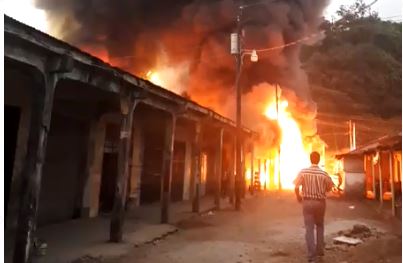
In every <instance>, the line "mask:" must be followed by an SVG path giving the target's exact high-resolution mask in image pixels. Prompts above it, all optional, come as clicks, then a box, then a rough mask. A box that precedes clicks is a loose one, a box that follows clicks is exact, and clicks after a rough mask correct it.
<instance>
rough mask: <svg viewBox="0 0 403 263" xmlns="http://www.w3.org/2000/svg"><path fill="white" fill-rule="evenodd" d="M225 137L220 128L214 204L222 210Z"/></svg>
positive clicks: (216, 155)
mask: <svg viewBox="0 0 403 263" xmlns="http://www.w3.org/2000/svg"><path fill="white" fill-rule="evenodd" d="M223 137H224V129H223V128H220V129H219V132H218V143H217V148H216V154H215V157H216V158H215V175H216V176H215V178H216V187H215V198H214V203H215V206H216V209H220V201H221V180H222V153H223Z"/></svg>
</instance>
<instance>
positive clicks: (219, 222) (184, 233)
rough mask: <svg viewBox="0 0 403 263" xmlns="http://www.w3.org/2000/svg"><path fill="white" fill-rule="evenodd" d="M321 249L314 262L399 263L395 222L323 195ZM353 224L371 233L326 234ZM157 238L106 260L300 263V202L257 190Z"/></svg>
mask: <svg viewBox="0 0 403 263" xmlns="http://www.w3.org/2000/svg"><path fill="white" fill-rule="evenodd" d="M325 222H326V226H325V235H326V237H325V238H326V250H325V256H324V258H323V259H322V261H320V262H336V263H337V262H340V263H341V262H343V263H345V262H349V263H350V262H351V263H352V262H399V263H400V262H402V254H401V248H402V241H401V221H399V220H397V219H394V218H391V217H386V216H384V215H383V214H380V213H378V212H377V210H376V204H374V203H373V202H372V203H371V202H370V201H366V200H364V201H359V202H358V201H355V202H353V201H345V200H338V199H329V200H328V201H327V210H326V219H325ZM356 224H364V225H366V226H368V227H369V229H370V231H371V233H369V234H368V235H367V237H366V238H364V239H363V243H362V244H359V245H356V246H347V245H336V244H334V243H333V240H332V238H333V237H336V236H338V235H339V234H340V233H341V232H340V231H346V230H349V229H352V228H353V226H354V225H356ZM178 227H179V231H178V232H176V233H175V234H173V235H170V236H168V237H166V238H164V239H163V240H157V241H155V242H153V243H151V244H148V245H143V246H141V247H137V248H133V250H132V251H131V252H130V253H129V254H128V255H126V256H124V257H121V258H115V259H108V260H102V261H103V262H108V263H129V262H136V263H146V262H161V263H172V262H176V263H182V262H183V263H185V262H191V263H199V262H200V263H202V262H220V263H221V262H222V263H226V262H228V263H247V262H271V263H276V262H284V263H293V262H306V249H305V241H304V233H305V229H304V226H303V219H302V213H301V205H300V204H299V203H297V202H296V200H295V198H294V196H293V194H291V193H283V194H275V193H273V194H266V195H263V194H260V195H259V196H257V197H253V198H251V199H248V200H246V201H244V203H243V208H242V211H241V212H236V211H232V210H224V211H220V212H213V213H209V214H204V215H202V216H195V217H194V218H192V219H190V220H186V221H182V222H180V223H179V224H178Z"/></svg>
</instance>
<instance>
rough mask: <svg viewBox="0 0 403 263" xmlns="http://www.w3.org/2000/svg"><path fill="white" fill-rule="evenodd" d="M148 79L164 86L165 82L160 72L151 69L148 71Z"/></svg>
mask: <svg viewBox="0 0 403 263" xmlns="http://www.w3.org/2000/svg"><path fill="white" fill-rule="evenodd" d="M147 79H148V80H149V81H151V82H152V83H154V84H155V85H158V86H164V82H163V81H162V79H161V77H160V74H158V72H154V71H152V70H149V71H148V72H147Z"/></svg>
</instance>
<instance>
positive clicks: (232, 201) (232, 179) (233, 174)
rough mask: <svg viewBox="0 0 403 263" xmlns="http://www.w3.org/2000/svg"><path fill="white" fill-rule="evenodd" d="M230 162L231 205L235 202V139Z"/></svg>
mask: <svg viewBox="0 0 403 263" xmlns="http://www.w3.org/2000/svg"><path fill="white" fill-rule="evenodd" d="M230 160H231V161H230V162H231V172H230V179H229V195H230V197H229V201H230V203H231V204H233V203H234V201H235V137H234V138H233V143H232V147H231V154H230Z"/></svg>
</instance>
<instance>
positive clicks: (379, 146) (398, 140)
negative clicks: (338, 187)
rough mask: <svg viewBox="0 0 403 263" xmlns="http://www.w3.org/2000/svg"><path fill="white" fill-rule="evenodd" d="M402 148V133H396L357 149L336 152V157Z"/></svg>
mask: <svg viewBox="0 0 403 263" xmlns="http://www.w3.org/2000/svg"><path fill="white" fill-rule="evenodd" d="M397 149H400V150H401V149H402V133H401V132H400V133H398V134H395V135H387V136H383V137H380V138H378V139H375V140H373V141H371V142H369V143H367V144H365V145H362V146H360V147H358V148H357V149H355V150H353V151H349V152H345V153H340V154H336V158H342V157H344V156H349V155H361V154H364V153H367V152H374V151H377V150H397Z"/></svg>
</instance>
